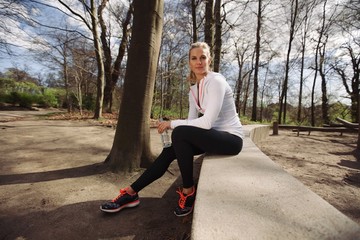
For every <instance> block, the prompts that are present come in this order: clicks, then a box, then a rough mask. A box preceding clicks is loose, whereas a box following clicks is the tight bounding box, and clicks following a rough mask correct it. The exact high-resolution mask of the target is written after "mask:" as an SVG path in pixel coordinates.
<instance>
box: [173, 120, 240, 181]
mask: <svg viewBox="0 0 360 240" xmlns="http://www.w3.org/2000/svg"><path fill="white" fill-rule="evenodd" d="M172 145H173V147H174V150H175V154H176V158H177V160H178V164H179V168H180V172H181V176H182V179H183V187H184V188H192V187H193V186H194V181H193V156H194V155H197V154H201V153H204V152H207V153H212V154H223V155H236V154H238V153H239V152H240V151H241V149H242V139H241V138H240V137H237V136H235V135H232V134H230V133H227V132H222V131H217V130H214V129H210V130H206V129H202V128H197V127H192V126H179V127H176V128H175V129H174V130H173V132H172Z"/></svg>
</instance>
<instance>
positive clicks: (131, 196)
mask: <svg viewBox="0 0 360 240" xmlns="http://www.w3.org/2000/svg"><path fill="white" fill-rule="evenodd" d="M174 159H175V152H174V149H173V147H168V148H164V149H163V151H162V152H161V154H160V155H159V157H158V158H157V159H156V160H155V161H154V162H153V163H152V164H151V166H150V167H149V168H148V169H146V170H145V172H144V173H143V174H141V176H140V177H139V178H138V179H137V180H136V181H135V182H134V183H133V184H131V186H130V187H127V188H124V189H120V195H118V196H117V197H116V198H115V199H113V200H112V201H110V202H107V203H104V204H102V205H101V206H100V209H101V211H104V212H109V213H115V212H119V211H120V210H122V209H123V208H128V207H136V206H137V205H139V204H140V200H139V196H138V194H137V193H138V192H139V191H140V190H141V189H143V188H144V187H146V186H147V185H149V184H150V183H152V182H153V181H155V180H156V179H158V178H160V177H161V176H162V175H164V173H165V172H166V170H167V169H168V167H169V165H170V163H171V162H172V161H173V160H174Z"/></svg>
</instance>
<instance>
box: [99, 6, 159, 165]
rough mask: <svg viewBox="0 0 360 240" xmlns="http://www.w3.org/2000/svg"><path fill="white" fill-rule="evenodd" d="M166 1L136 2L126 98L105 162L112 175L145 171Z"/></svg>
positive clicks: (150, 156) (126, 77)
mask: <svg viewBox="0 0 360 240" xmlns="http://www.w3.org/2000/svg"><path fill="white" fill-rule="evenodd" d="M163 5H164V3H163V1H162V0H148V1H141V0H135V1H134V24H133V32H132V38H131V41H130V49H129V58H128V61H127V71H126V75H125V82H124V95H123V99H122V101H121V107H120V112H119V118H118V125H117V128H116V133H115V137H114V142H113V146H112V149H111V151H110V154H109V156H108V157H107V159H106V160H105V162H107V163H108V164H109V165H110V167H111V169H112V170H113V171H124V172H129V171H132V170H133V169H135V168H138V167H140V166H142V167H146V166H148V165H149V163H150V162H151V161H152V160H153V158H154V156H153V155H152V153H151V148H150V124H149V120H150V113H151V101H152V97H153V90H154V84H155V75H156V68H157V62H158V57H159V51H160V42H161V33H162V26H163V22H162V21H163Z"/></svg>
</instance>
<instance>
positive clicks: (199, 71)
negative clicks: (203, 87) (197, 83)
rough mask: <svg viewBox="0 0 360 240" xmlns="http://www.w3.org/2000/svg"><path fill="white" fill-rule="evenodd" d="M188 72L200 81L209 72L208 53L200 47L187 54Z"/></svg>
mask: <svg viewBox="0 0 360 240" xmlns="http://www.w3.org/2000/svg"><path fill="white" fill-rule="evenodd" d="M189 55H190V56H189V66H190V70H191V71H193V72H194V73H195V75H196V79H197V80H201V79H202V78H203V77H204V76H205V75H206V74H207V73H208V71H209V65H210V53H209V51H208V50H207V49H203V48H201V47H197V48H193V49H191V51H190V54H189Z"/></svg>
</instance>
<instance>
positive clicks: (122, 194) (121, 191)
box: [111, 189, 127, 202]
mask: <svg viewBox="0 0 360 240" xmlns="http://www.w3.org/2000/svg"><path fill="white" fill-rule="evenodd" d="M126 193H127V192H126V190H125V189H120V194H119V195H118V196H117V197H116V198H114V199H113V200H112V201H111V202H116V201H117V200H118V199H119V198H121V197H122V196H124V195H125V194H126Z"/></svg>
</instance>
